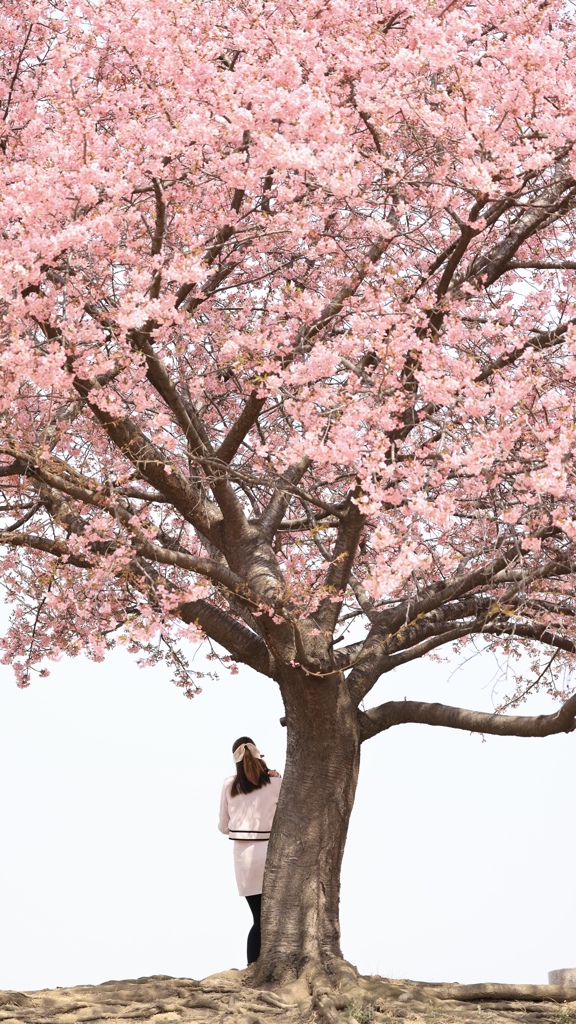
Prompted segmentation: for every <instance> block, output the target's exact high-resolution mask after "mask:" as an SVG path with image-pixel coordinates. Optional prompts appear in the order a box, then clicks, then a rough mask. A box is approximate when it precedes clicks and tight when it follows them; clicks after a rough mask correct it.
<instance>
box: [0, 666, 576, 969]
mask: <svg viewBox="0 0 576 1024" xmlns="http://www.w3.org/2000/svg"><path fill="white" fill-rule="evenodd" d="M200 660H201V655H197V659H196V664H200ZM494 668H495V666H494V662H493V661H492V659H491V658H488V657H486V656H481V657H477V658H475V659H473V660H471V661H468V662H467V663H466V665H465V667H464V668H463V669H461V670H455V664H448V665H446V664H443V665H442V664H441V665H438V664H435V663H431V662H422V661H421V662H417V663H415V664H414V665H412V666H407V667H405V668H404V669H402V670H399V671H397V672H396V673H394V675H393V676H389V677H386V678H385V679H383V680H381V681H380V683H379V684H378V686H377V688H376V690H375V691H373V693H372V694H371V695H370V698H371V699H370V701H369V704H374V703H380V702H381V701H382V700H386V699H397V698H402V697H404V696H407V697H409V698H415V699H426V700H439V701H441V702H444V703H452V704H459V705H460V706H464V707H472V708H477V709H482V710H491V709H492V708H493V683H494ZM282 710H283V709H282V704H281V700H280V696H279V693H278V691H277V688H276V685H275V684H274V683H272V682H270V681H269V680H266V679H263V678H259V677H257V676H256V675H255V674H254V673H252V672H250V670H248V669H243V668H241V670H240V674H239V675H238V676H235V677H230V676H228V675H227V674H226V673H225V672H224V671H223V672H222V673H221V678H220V680H219V681H216V682H210V681H207V682H206V684H205V688H204V692H203V693H202V695H201V696H199V697H197V698H195V699H194V700H192V701H189V700H186V699H185V698H184V696H183V695H182V693H181V691H179V690H177V689H176V688H175V687H174V686H173V685H172V684H171V683H170V681H169V675H168V673H167V671H166V669H165V668H163V667H161V666H160V667H158V668H155V669H145V670H140V669H138V668H137V666H136V664H135V661H134V660H133V659H131V658H130V657H129V656H128V655H127V654H125V653H124V652H122V651H119V652H117V653H115V654H114V655H112V656H110V657H109V658H108V659H107V661H106V662H105V663H104V664H100V665H95V664H93V663H91V662H88V661H85V660H83V659H80V658H77V659H75V660H68V661H62V662H60V663H59V664H58V665H55V666H54V667H53V671H52V675H51V677H50V678H48V679H38V680H37V681H36V682H34V683H33V685H32V686H31V687H30V688H29V689H28V690H25V691H20V690H18V689H17V688H16V685H15V683H14V681H13V677H12V674H11V671H10V670H9V669H8V668H3V669H1V670H0V772H1V775H0V778H1V780H2V786H1V796H0V821H1V823H2V832H3V838H2V842H1V844H0V879H1V885H2V893H1V904H0V905H1V908H2V912H1V924H0V935H1V937H0V988H5V989H34V988H42V987H54V986H57V985H63V986H67V985H76V984H83V983H98V982H102V981H106V980H109V979H111V978H133V977H139V976H142V975H150V974H169V975H174V976H184V977H190V978H202V977H205V976H206V975H208V974H211V973H214V972H216V971H220V970H227V969H229V968H231V967H243V966H244V965H245V960H244V956H245V937H246V932H247V930H248V927H249V924H250V913H249V910H248V907H247V905H246V901H245V900H243V899H241V898H240V897H239V896H238V895H237V891H236V886H235V881H234V871H233V865H232V844H231V843H230V842H229V841H228V840H227V839H226V838H225V837H224V836H222V835H221V834H220V833H219V832H218V831H217V828H216V822H217V816H218V803H219V796H220V789H221V785H222V780H223V778H224V777H225V776H227V775H230V774H232V772H233V763H232V759H231V754H230V747H231V744H232V741H233V740H234V739H235V738H236V737H237V736H239V735H242V734H243V733H248V734H250V735H252V736H253V737H254V739H255V741H256V743H257V744H258V745H259V747H260V749H261V750H262V751H263V752H264V753H265V754H266V757H267V761H268V764H269V765H270V766H271V767H274V768H277V769H278V770H279V771H282V769H283V764H284V754H285V730H283V729H282V728H281V726H280V725H279V721H278V720H279V718H280V716H281V714H282ZM548 710H552V706H551V704H550V702H549V701H548V700H547V698H544V697H540V698H538V697H537V698H535V699H534V700H532V702H531V703H530V704H529V705H527V706H526V709H525V712H524V713H526V712H527V713H540V712H541V711H548ZM575 762H576V735H571V736H570V735H569V736H556V737H549V738H547V739H530V740H523V739H506V738H504V739H503V738H498V737H488V738H487V739H486V741H483V739H482V738H481V737H479V736H470V735H469V734H468V733H464V732H454V731H450V730H445V729H437V728H430V727H427V726H398V727H397V728H395V729H392V730H390V731H388V732H386V733H383V734H381V735H380V736H378V737H375V738H374V739H372V740H370V741H368V742H367V743H366V744H364V747H363V755H362V767H361V772H360V784H359V788H358V795H357V799H356V806H355V809H354V813H353V816H352V823H351V830H350V836H349V841H348V847H347V852H346V857H345V862H344V870H343V879H342V908H341V909H342V945H343V950H344V954H345V956H346V957H347V958H348V959H349V960H351V961H352V963H354V964H356V965H357V966H358V968H359V969H360V970H361V971H362V972H363V973H379V974H381V975H383V976H388V977H396V978H415V979H421V980H430V981H436V980H438V981H460V982H473V981H508V982H536V983H537V982H545V981H546V980H547V972H548V971H549V970H553V969H556V968H562V967H575V966H576V936H575V932H576V927H575V924H576V886H575V882H574V853H575V840H576V814H575V813H574V804H575V799H574V780H575V771H574V765H575Z"/></svg>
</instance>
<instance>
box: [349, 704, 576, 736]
mask: <svg viewBox="0 0 576 1024" xmlns="http://www.w3.org/2000/svg"><path fill="white" fill-rule="evenodd" d="M359 720H360V728H361V739H362V741H364V740H367V739H370V737H372V736H376V735H377V733H379V732H384V731H385V730H386V729H390V728H391V727H392V726H393V725H402V724H406V723H409V722H411V723H418V724H421V725H441V726H444V727H445V728H448V729H463V730H464V731H465V732H479V733H485V734H487V735H491V736H554V735H556V734H557V733H561V732H573V731H574V729H576V694H573V696H572V697H570V698H569V699H568V700H567V701H566V702H565V703H564V704H563V705H562V707H561V708H560V710H559V711H556V712H554V714H551V715H499V714H492V715H491V714H488V713H486V712H484V711H468V710H466V709H465V708H454V707H450V706H448V705H446V704H427V703H425V702H423V701H416V700H402V701H396V700H391V701H388V702H387V703H386V704H381V705H380V706H379V707H377V708H371V710H370V711H362V712H359Z"/></svg>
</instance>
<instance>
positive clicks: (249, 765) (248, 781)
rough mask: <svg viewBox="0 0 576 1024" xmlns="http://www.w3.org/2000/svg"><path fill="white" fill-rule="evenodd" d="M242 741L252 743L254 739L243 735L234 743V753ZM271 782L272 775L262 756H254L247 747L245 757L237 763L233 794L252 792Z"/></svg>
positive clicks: (231, 791)
mask: <svg viewBox="0 0 576 1024" xmlns="http://www.w3.org/2000/svg"><path fill="white" fill-rule="evenodd" d="M242 743H252V744H253V745H255V744H254V740H252V739H250V737H249V736H241V737H240V739H237V740H236V741H235V742H234V743H233V744H232V753H234V751H235V750H238V747H239V746H241V745H242ZM269 782H270V776H269V774H268V769H267V767H266V763H265V762H264V761H263V760H262V758H261V757H254V754H253V753H252V751H251V750H249V749H248V747H246V749H245V751H244V757H243V758H242V760H241V761H238V762H237V764H236V778H235V779H234V782H233V783H232V788H231V790H230V795H231V796H238V794H239V793H252V792H253V791H254V790H255V789H261V788H262V786H267V785H268V784H269Z"/></svg>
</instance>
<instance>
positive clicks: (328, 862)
mask: <svg viewBox="0 0 576 1024" xmlns="http://www.w3.org/2000/svg"><path fill="white" fill-rule="evenodd" d="M280 686H281V690H282V695H283V698H284V702H285V706H286V717H287V725H288V750H287V760H286V769H285V775H284V780H283V784H282V791H281V796H280V803H279V806H278V813H277V816H276V821H275V824H274V828H273V830H272V836H271V839H270V847H269V851H268V860H267V865H266V877H265V880H264V894H263V918H262V936H263V941H262V951H261V954H260V959H259V960H258V964H257V967H256V977H257V981H258V983H259V984H262V983H265V982H276V983H286V982H289V981H290V980H292V979H294V978H297V977H299V976H300V975H301V974H303V973H306V971H307V969H312V968H313V969H314V971H315V972H318V971H321V972H325V973H326V974H327V975H334V973H335V972H337V971H338V969H339V968H341V967H342V951H341V948H340V925H339V902H340V869H341V865H342V857H343V854H344V845H345V842H346V835H347V831H348V823H349V820H350V814H351V812H352V806H353V803H354V796H355V792H356V784H357V780H358V769H359V762H360V728H359V723H358V716H357V711H356V707H355V705H354V704H353V702H352V700H351V698H350V695H349V692H348V687H347V686H346V682H345V680H344V678H343V676H342V675H341V674H334V675H333V676H331V677H328V678H325V679H318V681H314V682H313V683H312V684H311V681H310V678H309V676H307V675H306V673H304V672H302V671H301V670H299V669H293V670H292V671H291V672H290V673H286V674H285V675H284V676H283V677H282V679H281V681H280ZM304 809H305V813H303V810H304Z"/></svg>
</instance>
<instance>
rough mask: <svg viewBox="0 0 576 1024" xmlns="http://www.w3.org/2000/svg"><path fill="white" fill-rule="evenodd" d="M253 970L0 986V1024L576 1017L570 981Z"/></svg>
mask: <svg viewBox="0 0 576 1024" xmlns="http://www.w3.org/2000/svg"><path fill="white" fill-rule="evenodd" d="M253 977H254V971H250V970H246V971H237V970H233V971H224V972H223V973H221V974H215V975H212V976H211V977H209V978H205V979H204V980H203V981H191V980H190V979H189V978H170V977H167V976H165V975H155V976H153V977H150V978H136V979H133V980H127V981H110V982H105V983H104V984H102V985H81V986H77V987H75V988H70V989H56V990H46V991H40V992H27V993H26V992H0V1024H2V1022H4V1024H70V1021H71V1019H72V1020H75V1021H81V1022H84V1024H88V1022H91V1024H129V1022H132V1024H138V1022H140V1024H167V1021H169V1022H170V1024H305V1022H306V1024H356V1022H357V1021H362V1020H364V1021H373V1022H374V1024H380V1022H381V1024H396V1022H397V1024H400V1021H402V1020H403V1021H405V1022H406V1024H409V1022H413V1024H478V1022H479V1021H480V1020H484V1021H485V1022H486V1024H576V989H575V988H563V987H562V986H557V985H491V984H485V985H451V984H448V985H434V984H426V983H423V982H414V981H393V980H391V979H389V978H380V977H362V976H360V975H358V973H357V972H356V970H355V969H354V968H353V967H352V966H351V965H350V964H347V963H346V962H345V961H339V962H337V963H334V964H331V965H330V966H329V967H328V968H327V967H326V966H320V965H318V964H314V965H312V964H309V965H307V968H306V969H305V971H304V972H303V973H302V975H301V977H300V978H298V979H297V980H296V981H291V982H289V983H287V984H286V985H284V986H276V985H268V986H264V987H260V986H258V985H255V984H254V982H253ZM560 1002H562V1003H564V1004H565V1005H563V1006H562V1007H560V1006H559V1005H558V1004H559V1003H560ZM474 1003H476V1004H477V1005H474ZM478 1004H479V1005H478ZM479 1009H481V1010H482V1011H483V1012H484V1013H485V1016H484V1017H482V1018H481V1017H479V1016H478V1010H479ZM398 1018H399V1020H398V1021H397V1019H398Z"/></svg>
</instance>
